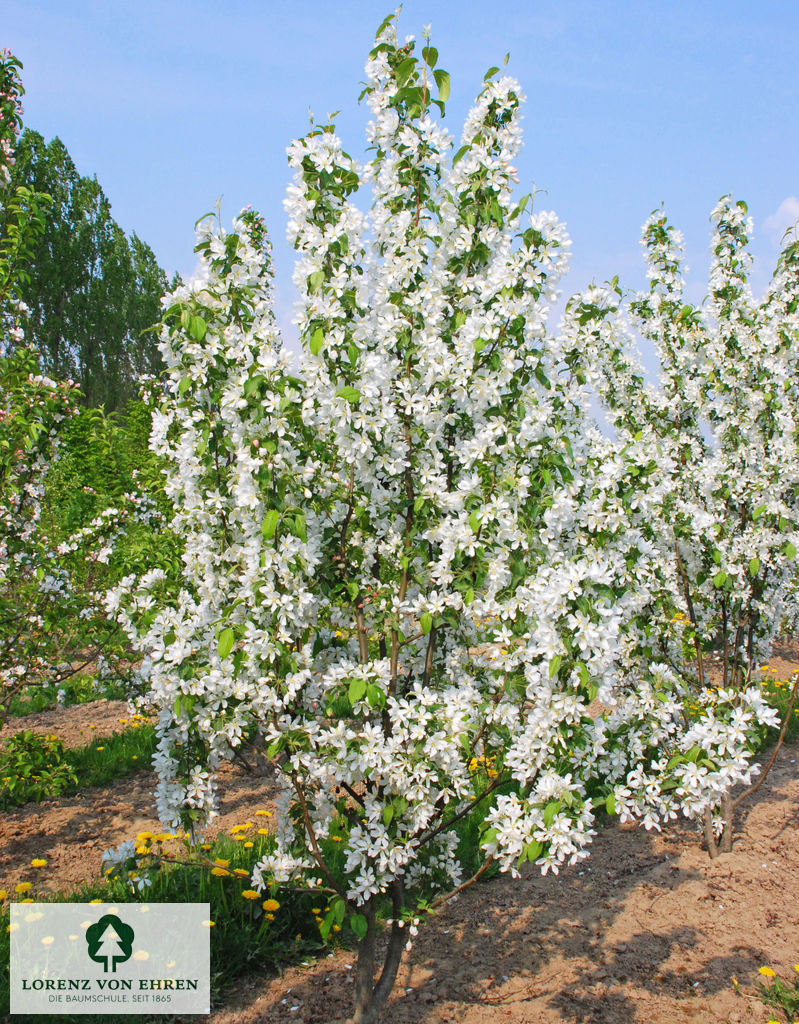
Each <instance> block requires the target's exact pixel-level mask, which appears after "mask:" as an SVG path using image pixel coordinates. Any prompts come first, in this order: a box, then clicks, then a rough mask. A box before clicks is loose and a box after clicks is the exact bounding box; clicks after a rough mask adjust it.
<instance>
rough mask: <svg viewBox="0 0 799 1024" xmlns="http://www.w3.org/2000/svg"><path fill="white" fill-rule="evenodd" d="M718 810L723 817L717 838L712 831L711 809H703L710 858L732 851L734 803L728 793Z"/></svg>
mask: <svg viewBox="0 0 799 1024" xmlns="http://www.w3.org/2000/svg"><path fill="white" fill-rule="evenodd" d="M719 812H720V814H721V817H722V818H723V819H724V826H723V828H722V830H721V835H720V836H719V838H718V839H716V836H715V834H714V832H713V811H712V810H711V809H708V810H707V811H705V830H704V831H705V844H706V845H707V852H708V854H709V856H710V859H711V860H715V859H716V857H718V856H719V854H722V853H732V832H733V825H734V821H735V805H734V803H733V800H732V796H731V795H730V793H725V794H724V795H723V796H722V798H721V801H720V804H719Z"/></svg>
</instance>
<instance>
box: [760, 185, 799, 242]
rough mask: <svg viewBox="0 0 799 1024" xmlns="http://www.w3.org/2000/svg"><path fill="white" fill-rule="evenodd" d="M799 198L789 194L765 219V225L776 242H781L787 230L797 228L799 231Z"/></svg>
mask: <svg viewBox="0 0 799 1024" xmlns="http://www.w3.org/2000/svg"><path fill="white" fill-rule="evenodd" d="M798 222H799V199H797V198H796V196H788V198H787V199H783V201H782V202H781V203H780V205H779V206H778V207H777V209H776V210H775V212H774V213H772V214H771V216H769V217H766V219H765V220H764V221H763V227H764V228H765V229H766V231H768V233H769V234H770V235H771V236H772V238H773V239H774V241H775V242H780V241H781V240H782V237H783V235H784V234H785V232H786V231H788V230H789V229H791V228H795V229H796V230H797V231H799V227H797V223H798Z"/></svg>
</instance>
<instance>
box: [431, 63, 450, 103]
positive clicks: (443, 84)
mask: <svg viewBox="0 0 799 1024" xmlns="http://www.w3.org/2000/svg"><path fill="white" fill-rule="evenodd" d="M433 78H435V80H436V85H437V86H438V98H439V99H440V100H441V102H442V103H446V101H447V100H448V99H449V72H448V71H442V70H441V69H440V68H439V69H438V70H437V71H434V72H433Z"/></svg>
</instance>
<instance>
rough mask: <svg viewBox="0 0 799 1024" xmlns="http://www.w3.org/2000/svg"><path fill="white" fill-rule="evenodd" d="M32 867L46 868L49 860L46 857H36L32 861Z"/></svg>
mask: <svg viewBox="0 0 799 1024" xmlns="http://www.w3.org/2000/svg"><path fill="white" fill-rule="evenodd" d="M31 867H32V868H46V867H47V861H46V860H45V859H44V857H34V858H33V860H32V861H31Z"/></svg>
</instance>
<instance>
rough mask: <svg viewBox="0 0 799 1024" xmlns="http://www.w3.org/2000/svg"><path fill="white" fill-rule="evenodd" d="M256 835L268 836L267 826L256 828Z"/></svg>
mask: <svg viewBox="0 0 799 1024" xmlns="http://www.w3.org/2000/svg"><path fill="white" fill-rule="evenodd" d="M258 835H259V836H268V835H269V829H268V828H259V829H258Z"/></svg>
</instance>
